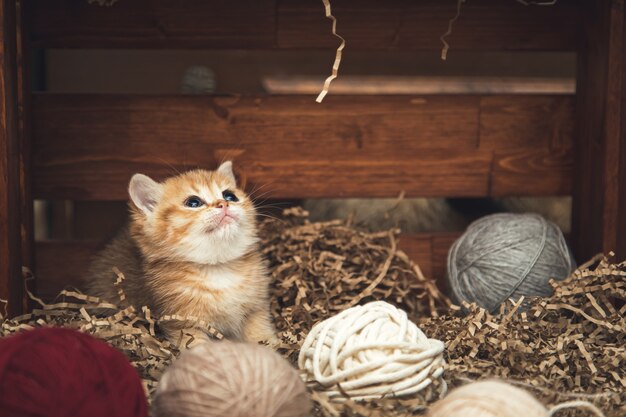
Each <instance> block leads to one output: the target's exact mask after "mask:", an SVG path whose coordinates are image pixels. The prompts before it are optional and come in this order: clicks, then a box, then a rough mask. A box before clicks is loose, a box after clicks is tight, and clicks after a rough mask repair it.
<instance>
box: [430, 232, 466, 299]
mask: <svg viewBox="0 0 626 417" xmlns="http://www.w3.org/2000/svg"><path fill="white" fill-rule="evenodd" d="M460 236H461V233H438V234H435V235H433V237H432V247H433V253H432V255H431V258H432V264H433V276H434V277H437V284H438V286H439V289H440V290H441V291H443V292H444V293H446V294H448V295H449V294H450V286H449V285H448V280H447V278H446V274H447V270H448V251H449V250H450V247H451V246H452V244H453V243H454V242H455V241H456V240H457V239H458V238H459V237H460Z"/></svg>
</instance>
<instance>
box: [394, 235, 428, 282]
mask: <svg viewBox="0 0 626 417" xmlns="http://www.w3.org/2000/svg"><path fill="white" fill-rule="evenodd" d="M399 248H400V249H401V250H402V251H403V252H404V253H406V254H407V256H408V257H409V259H411V260H412V261H413V262H415V263H417V264H418V266H419V267H420V269H421V270H422V273H423V274H424V276H425V277H428V278H431V277H432V276H433V260H432V253H433V248H432V237H431V236H430V235H426V234H403V235H401V236H400V239H399Z"/></svg>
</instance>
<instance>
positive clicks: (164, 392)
mask: <svg viewBox="0 0 626 417" xmlns="http://www.w3.org/2000/svg"><path fill="white" fill-rule="evenodd" d="M152 410H153V414H154V416H155V417H196V416H197V417H200V416H202V417H212V416H216V417H217V416H231V417H244V416H245V417H300V416H302V417H305V416H308V415H309V414H310V411H311V403H310V399H309V395H308V393H307V390H306V387H305V386H304V383H303V382H302V380H301V379H300V376H299V375H298V373H297V371H296V370H295V369H294V368H293V367H292V366H291V365H290V364H289V363H288V362H287V361H286V360H285V359H283V358H282V357H281V356H280V355H278V354H277V353H276V352H273V351H271V350H270V349H269V348H266V347H264V346H260V345H255V344H250V343H235V342H228V341H220V342H210V343H203V344H201V345H198V346H196V347H194V348H192V349H190V350H188V351H186V352H184V353H183V354H182V355H181V356H180V358H179V359H178V360H177V361H176V362H175V363H174V364H173V365H171V366H170V367H169V368H168V370H167V371H166V372H165V373H164V374H163V377H162V378H161V380H160V381H159V385H158V387H157V391H156V394H155V397H154V400H153V405H152Z"/></svg>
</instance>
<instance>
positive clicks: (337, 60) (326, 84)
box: [315, 0, 346, 103]
mask: <svg viewBox="0 0 626 417" xmlns="http://www.w3.org/2000/svg"><path fill="white" fill-rule="evenodd" d="M322 2H323V3H324V12H325V13H326V17H327V18H328V19H330V20H332V22H333V26H332V33H333V36H335V37H336V38H338V39H339V40H340V41H341V43H340V44H339V46H338V47H337V52H336V53H335V62H333V69H332V73H331V75H330V76H329V77H328V78H326V81H324V87H323V88H322V91H321V92H320V94H319V95H318V96H317V98H316V99H315V101H317V102H318V103H321V102H322V100H324V97H326V94H328V89H329V88H330V83H331V82H332V81H333V80H334V79H335V78H337V74H338V72H339V64H341V54H342V52H343V49H344V48H345V47H346V40H345V39H344V38H342V37H341V36H340V35H339V34H337V19H336V18H335V16H333V14H332V11H331V9H330V0H322Z"/></svg>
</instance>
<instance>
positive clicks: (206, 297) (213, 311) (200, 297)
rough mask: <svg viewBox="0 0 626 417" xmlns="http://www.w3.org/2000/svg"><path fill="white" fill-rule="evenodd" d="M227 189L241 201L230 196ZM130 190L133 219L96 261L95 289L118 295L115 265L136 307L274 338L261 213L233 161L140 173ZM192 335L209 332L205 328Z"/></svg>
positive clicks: (172, 327)
mask: <svg viewBox="0 0 626 417" xmlns="http://www.w3.org/2000/svg"><path fill="white" fill-rule="evenodd" d="M225 190H228V191H230V192H232V193H233V194H234V195H235V197H236V198H237V199H238V201H227V197H225V196H224V194H223V192H224V191H225ZM129 194H130V196H131V201H130V209H131V221H130V224H129V226H128V227H126V228H125V229H124V230H122V231H121V233H120V234H119V235H118V237H117V238H115V239H114V240H113V241H112V242H111V243H110V244H109V245H108V246H107V247H106V248H105V249H104V250H103V251H102V252H101V253H100V254H99V255H98V256H97V258H96V259H95V260H94V262H93V263H92V267H91V269H90V273H89V275H88V277H87V281H88V284H89V285H88V286H89V291H90V293H93V294H94V295H98V296H101V297H102V298H104V299H107V300H109V301H118V296H117V291H116V289H115V287H114V285H113V282H114V281H115V279H116V275H115V273H114V272H113V271H112V270H113V267H117V268H119V269H120V270H121V271H122V272H123V273H124V275H125V277H126V279H125V280H124V282H123V289H124V291H125V293H126V296H127V299H128V302H129V303H130V304H132V305H135V306H136V307H141V306H143V305H147V306H149V307H150V308H151V309H152V310H153V311H155V312H156V313H158V314H160V315H165V314H177V315H182V316H192V317H197V318H198V319H200V320H203V321H205V322H207V323H209V324H210V325H211V326H213V327H215V328H216V329H217V330H219V331H220V332H222V333H223V334H224V335H225V336H226V337H228V338H232V339H236V340H244V341H255V342H256V341H268V342H270V343H275V342H276V340H277V339H276V336H275V331H274V328H273V326H272V324H271V321H270V316H269V293H268V285H269V276H268V273H267V270H266V267H265V263H264V261H263V259H262V257H261V255H260V252H259V249H258V238H257V225H256V212H255V209H254V206H253V204H252V202H251V201H250V199H249V197H248V196H247V195H246V194H245V193H244V192H243V191H242V190H241V189H239V188H237V186H236V181H235V177H234V175H233V172H232V165H231V163H230V162H225V163H223V164H222V165H220V167H219V168H218V169H217V170H216V171H205V170H194V171H189V172H186V173H183V174H180V175H178V176H176V177H172V178H169V179H167V180H165V181H164V182H162V183H157V182H154V181H152V180H151V179H150V178H148V177H146V176H144V175H141V174H136V175H135V176H133V179H132V180H131V182H130V185H129ZM192 196H194V197H196V198H197V202H198V201H199V202H201V205H200V206H199V207H189V206H187V205H186V204H188V199H189V198H190V197H192ZM228 198H230V199H232V196H229V197H228ZM181 327H182V325H181V324H173V323H171V324H169V325H167V326H165V328H164V330H165V332H166V333H167V335H168V336H169V337H170V338H172V339H177V338H178V337H179V336H180V334H181V331H180V330H181ZM192 335H193V337H194V338H195V339H198V340H205V339H206V338H207V336H206V334H205V333H204V331H203V329H195V330H193V331H192Z"/></svg>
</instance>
